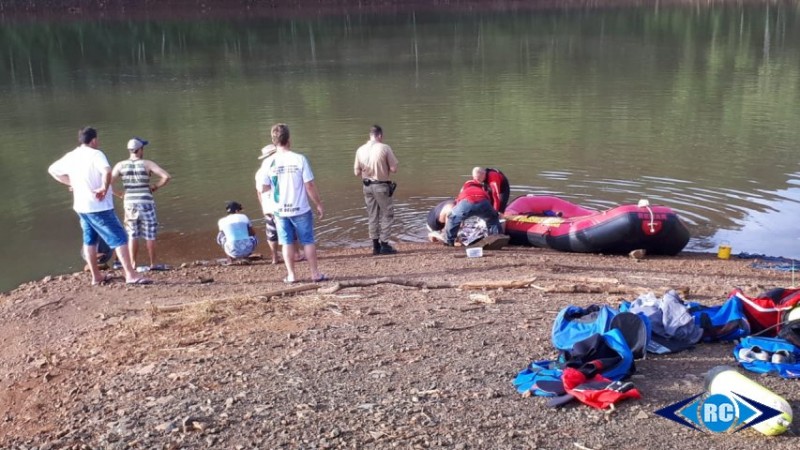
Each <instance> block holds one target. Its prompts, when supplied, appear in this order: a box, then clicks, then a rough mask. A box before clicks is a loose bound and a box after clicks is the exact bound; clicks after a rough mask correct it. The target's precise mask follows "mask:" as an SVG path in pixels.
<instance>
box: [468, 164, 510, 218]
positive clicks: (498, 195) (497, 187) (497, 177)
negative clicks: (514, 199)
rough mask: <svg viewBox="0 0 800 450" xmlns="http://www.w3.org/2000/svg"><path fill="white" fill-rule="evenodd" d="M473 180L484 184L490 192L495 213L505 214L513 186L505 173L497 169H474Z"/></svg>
mask: <svg viewBox="0 0 800 450" xmlns="http://www.w3.org/2000/svg"><path fill="white" fill-rule="evenodd" d="M472 179H473V180H475V181H477V182H478V183H482V184H483V185H484V187H485V188H486V189H487V190H488V191H489V194H490V196H491V200H492V207H493V208H494V209H495V211H497V212H499V213H500V214H501V215H502V214H503V213H505V212H506V206H507V205H508V199H509V198H510V197H511V184H510V183H509V182H508V178H506V176H505V175H504V174H503V172H501V171H499V170H497V169H490V168H483V167H475V168H474V169H472Z"/></svg>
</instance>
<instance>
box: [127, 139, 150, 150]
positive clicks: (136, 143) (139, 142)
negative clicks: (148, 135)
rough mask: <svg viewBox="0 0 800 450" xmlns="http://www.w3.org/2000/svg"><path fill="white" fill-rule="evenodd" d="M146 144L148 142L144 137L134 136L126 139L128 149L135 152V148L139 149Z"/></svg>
mask: <svg viewBox="0 0 800 450" xmlns="http://www.w3.org/2000/svg"><path fill="white" fill-rule="evenodd" d="M147 144H148V142H147V141H145V140H144V139H142V138H138V137H135V138H133V139H131V140H130V141H128V150H130V151H132V152H135V151H136V150H139V149H140V148H142V147H144V146H145V145H147Z"/></svg>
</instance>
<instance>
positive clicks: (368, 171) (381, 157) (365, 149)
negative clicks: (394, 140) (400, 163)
mask: <svg viewBox="0 0 800 450" xmlns="http://www.w3.org/2000/svg"><path fill="white" fill-rule="evenodd" d="M389 167H397V158H396V157H395V156H394V152H393V151H392V147H389V146H388V145H386V144H384V143H381V142H376V141H368V142H367V143H366V144H364V145H362V146H361V147H359V148H358V150H357V151H356V162H355V165H354V166H353V170H354V171H355V174H356V175H360V176H361V178H369V179H371V180H378V181H389V179H390V178H389V177H390V171H389Z"/></svg>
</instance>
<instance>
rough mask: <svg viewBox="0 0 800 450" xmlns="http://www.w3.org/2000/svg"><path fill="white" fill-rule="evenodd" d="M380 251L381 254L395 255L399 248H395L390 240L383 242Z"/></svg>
mask: <svg viewBox="0 0 800 450" xmlns="http://www.w3.org/2000/svg"><path fill="white" fill-rule="evenodd" d="M380 253H381V255H394V254H395V253H397V250H395V249H394V248H393V247H392V246H391V245H389V243H388V242H381V249H380Z"/></svg>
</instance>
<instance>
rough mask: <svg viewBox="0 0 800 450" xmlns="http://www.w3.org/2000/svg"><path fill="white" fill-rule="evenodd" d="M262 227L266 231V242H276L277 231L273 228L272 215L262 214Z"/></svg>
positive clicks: (273, 220) (273, 219) (273, 217)
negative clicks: (263, 226)
mask: <svg viewBox="0 0 800 450" xmlns="http://www.w3.org/2000/svg"><path fill="white" fill-rule="evenodd" d="M264 225H265V227H266V229H267V240H268V241H270V242H278V229H277V228H276V227H275V216H273V215H272V214H264Z"/></svg>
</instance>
